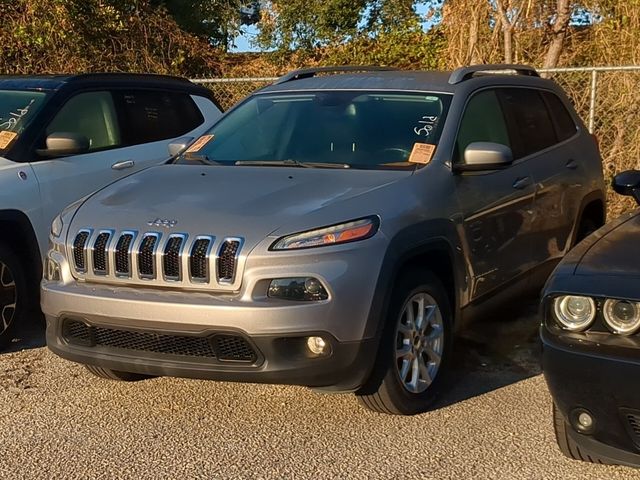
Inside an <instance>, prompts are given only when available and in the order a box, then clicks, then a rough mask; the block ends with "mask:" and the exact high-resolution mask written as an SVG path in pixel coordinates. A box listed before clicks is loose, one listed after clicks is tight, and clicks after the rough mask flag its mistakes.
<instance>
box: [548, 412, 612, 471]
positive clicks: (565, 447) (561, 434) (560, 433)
mask: <svg viewBox="0 0 640 480" xmlns="http://www.w3.org/2000/svg"><path fill="white" fill-rule="evenodd" d="M570 428H571V425H569V424H568V423H567V421H566V420H565V419H564V417H563V416H562V413H560V410H558V407H556V404H555V403H554V404H553V429H554V431H555V434H556V442H558V447H559V448H560V451H561V452H562V453H563V454H564V455H565V456H567V457H569V458H571V459H573V460H582V461H583V462H591V463H602V464H609V463H611V462H609V461H607V460H605V459H603V458H600V457H599V456H598V455H595V454H594V453H593V452H591V451H587V450H585V449H584V448H583V447H581V446H580V444H578V443H577V442H576V441H575V440H574V439H573V438H571V437H570V436H569V435H568V431H569V429H570Z"/></svg>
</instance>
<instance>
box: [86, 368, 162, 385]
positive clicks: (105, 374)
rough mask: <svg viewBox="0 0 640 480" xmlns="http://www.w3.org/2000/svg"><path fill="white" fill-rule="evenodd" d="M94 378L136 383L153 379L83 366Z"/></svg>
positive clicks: (139, 374)
mask: <svg viewBox="0 0 640 480" xmlns="http://www.w3.org/2000/svg"><path fill="white" fill-rule="evenodd" d="M85 367H86V369H87V370H89V371H90V372H91V373H92V374H94V375H95V376H96V377H100V378H105V379H107V380H117V381H120V382H138V381H140V380H146V379H148V378H153V377H152V376H151V375H143V374H141V373H131V372H121V371H119V370H111V369H110V368H102V367H96V366H95V365H85Z"/></svg>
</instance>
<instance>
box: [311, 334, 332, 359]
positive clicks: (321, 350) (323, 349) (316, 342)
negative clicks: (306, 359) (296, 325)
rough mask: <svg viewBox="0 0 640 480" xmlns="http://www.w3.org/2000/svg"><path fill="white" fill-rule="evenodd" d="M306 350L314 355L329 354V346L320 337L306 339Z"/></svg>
mask: <svg viewBox="0 0 640 480" xmlns="http://www.w3.org/2000/svg"><path fill="white" fill-rule="evenodd" d="M307 348H308V349H309V351H310V352H311V353H313V354H314V355H326V354H327V353H329V344H328V343H327V342H326V341H325V340H324V338H322V337H309V338H307Z"/></svg>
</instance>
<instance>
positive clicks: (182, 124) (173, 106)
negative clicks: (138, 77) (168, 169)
mask: <svg viewBox="0 0 640 480" xmlns="http://www.w3.org/2000/svg"><path fill="white" fill-rule="evenodd" d="M114 96H115V98H116V102H117V104H118V105H119V108H120V110H121V118H122V123H123V124H125V125H126V128H125V129H123V130H124V133H123V136H124V141H125V143H126V144H127V145H138V144H142V143H150V142H157V141H160V140H168V139H170V138H175V137H179V136H181V135H184V134H186V133H188V132H190V131H191V130H193V129H195V128H197V127H198V126H199V125H201V124H202V123H203V122H204V118H203V116H202V113H201V112H200V110H199V109H198V107H197V106H196V104H195V102H194V101H193V99H192V98H191V96H189V95H188V94H186V93H177V92H163V91H156V90H118V91H115V92H114Z"/></svg>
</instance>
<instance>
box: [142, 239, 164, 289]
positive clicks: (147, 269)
mask: <svg viewBox="0 0 640 480" xmlns="http://www.w3.org/2000/svg"><path fill="white" fill-rule="evenodd" d="M159 239H160V235H159V234H157V233H145V234H144V236H143V237H142V242H141V243H140V247H139V248H138V274H139V275H140V278H155V277H156V265H155V263H156V262H155V255H156V247H157V246H158V241H159Z"/></svg>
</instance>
